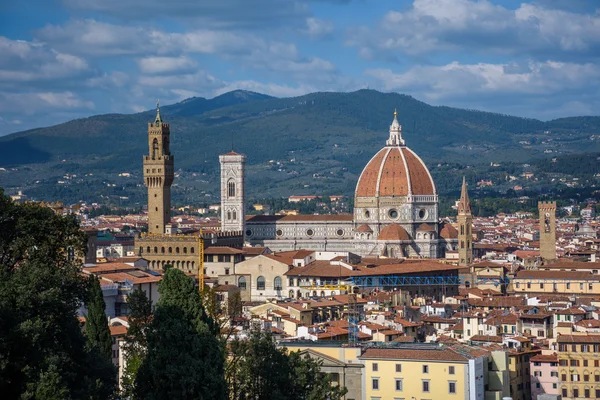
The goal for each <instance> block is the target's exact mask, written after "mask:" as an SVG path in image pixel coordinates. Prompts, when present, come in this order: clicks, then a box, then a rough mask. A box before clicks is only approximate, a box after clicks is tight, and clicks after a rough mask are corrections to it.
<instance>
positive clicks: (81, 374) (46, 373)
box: [0, 189, 115, 399]
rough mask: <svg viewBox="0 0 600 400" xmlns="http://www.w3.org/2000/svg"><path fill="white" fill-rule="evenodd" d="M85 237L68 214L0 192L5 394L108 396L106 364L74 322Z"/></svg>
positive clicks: (0, 345) (0, 342)
mask: <svg viewBox="0 0 600 400" xmlns="http://www.w3.org/2000/svg"><path fill="white" fill-rule="evenodd" d="M85 242H86V237H85V234H84V233H83V232H81V231H80V230H79V227H78V224H77V221H76V220H75V219H74V218H73V217H71V216H60V215H55V214H54V213H53V212H52V210H50V209H49V208H46V207H42V206H40V205H38V204H30V203H28V204H14V203H13V202H12V201H10V199H9V198H7V197H6V196H4V194H3V192H2V190H1V189H0V393H2V397H3V398H8V399H14V398H49V399H53V398H56V399H58V398H61V399H64V398H88V399H89V398H92V399H94V398H98V399H100V398H104V399H106V398H110V396H111V394H112V392H113V390H114V378H115V377H114V374H108V373H109V372H110V371H111V368H112V363H110V361H109V362H106V360H105V359H103V358H101V357H98V355H97V354H96V353H93V352H90V351H88V349H87V346H86V339H85V336H84V335H83V332H82V330H81V326H80V323H79V321H78V319H77V310H78V308H79V306H80V305H81V303H82V302H83V301H84V299H85V297H86V292H87V288H88V285H87V279H85V278H84V277H83V276H82V275H81V270H80V262H79V261H78V260H80V259H82V258H83V255H84V249H85ZM112 372H114V369H112ZM111 379H112V380H111Z"/></svg>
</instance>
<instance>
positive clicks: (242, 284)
mask: <svg viewBox="0 0 600 400" xmlns="http://www.w3.org/2000/svg"><path fill="white" fill-rule="evenodd" d="M238 287H239V288H240V290H246V277H244V276H240V279H238Z"/></svg>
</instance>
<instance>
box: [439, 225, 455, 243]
mask: <svg viewBox="0 0 600 400" xmlns="http://www.w3.org/2000/svg"><path fill="white" fill-rule="evenodd" d="M440 237H441V238H444V239H458V231H457V230H456V228H455V227H453V226H452V225H451V224H449V223H445V224H443V226H442V229H440Z"/></svg>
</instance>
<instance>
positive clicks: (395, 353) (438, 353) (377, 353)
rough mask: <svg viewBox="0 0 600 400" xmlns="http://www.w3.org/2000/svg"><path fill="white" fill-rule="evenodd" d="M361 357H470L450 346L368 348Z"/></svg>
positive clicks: (414, 358)
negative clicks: (436, 347)
mask: <svg viewBox="0 0 600 400" xmlns="http://www.w3.org/2000/svg"><path fill="white" fill-rule="evenodd" d="M359 358H360V359H363V360H365V359H389V360H431V361H455V362H466V361H468V360H469V359H468V358H467V357H465V356H463V355H460V354H458V353H456V352H455V351H453V350H451V349H449V348H440V349H436V350H423V349H418V348H415V349H367V350H366V351H365V352H364V353H363V354H362V355H361V356H360V357H359Z"/></svg>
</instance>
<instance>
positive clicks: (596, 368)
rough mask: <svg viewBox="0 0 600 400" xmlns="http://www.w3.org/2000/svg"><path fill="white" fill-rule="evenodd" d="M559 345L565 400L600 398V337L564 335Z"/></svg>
mask: <svg viewBox="0 0 600 400" xmlns="http://www.w3.org/2000/svg"><path fill="white" fill-rule="evenodd" d="M556 342H557V343H558V352H557V354H558V373H559V379H560V394H561V395H562V398H563V400H571V399H580V398H586V399H598V398H600V359H599V357H600V335H589V334H573V335H560V336H558V338H557V340H556Z"/></svg>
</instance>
